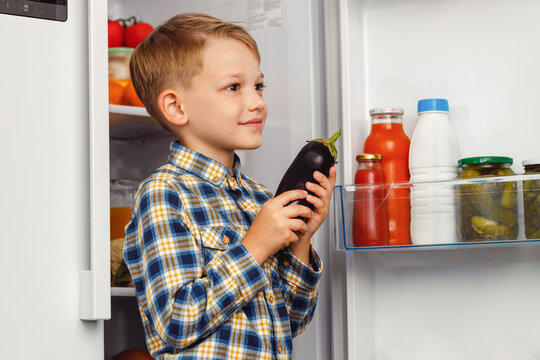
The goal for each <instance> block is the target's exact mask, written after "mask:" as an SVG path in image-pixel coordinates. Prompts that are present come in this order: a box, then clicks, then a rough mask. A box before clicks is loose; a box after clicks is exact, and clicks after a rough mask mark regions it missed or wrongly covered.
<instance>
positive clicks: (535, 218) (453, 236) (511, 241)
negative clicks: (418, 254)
mask: <svg viewBox="0 0 540 360" xmlns="http://www.w3.org/2000/svg"><path fill="white" fill-rule="evenodd" d="M524 184H525V185H524ZM381 193H382V194H383V196H382V198H381V196H378V197H377V196H374V194H379V195H380V194H381ZM411 194H412V196H411ZM503 197H504V199H505V200H508V199H510V200H509V201H510V202H507V203H505V205H506V208H505V207H502V206H501V205H500V202H502V201H503V200H502V199H503ZM396 200H401V201H403V200H405V201H406V202H408V203H409V204H416V209H420V210H416V211H422V210H423V209H431V210H433V209H436V210H435V211H442V210H441V209H440V204H442V203H445V204H446V205H443V206H446V208H445V209H444V211H443V212H442V213H443V214H444V215H441V216H444V217H446V219H444V218H443V220H439V222H437V223H436V224H435V226H433V227H432V229H433V230H429V229H426V228H424V229H421V230H422V231H424V230H426V231H428V232H429V231H431V232H429V233H428V235H429V236H428V240H427V241H426V240H425V239H426V237H425V236H424V240H423V241H418V238H416V239H415V236H414V232H412V231H411V238H412V244H409V245H383V246H367V245H364V244H362V243H361V241H362V236H361V235H359V234H360V231H361V230H360V229H361V225H358V224H361V223H362V221H364V223H365V221H367V220H366V219H367V218H368V217H366V215H365V214H366V213H367V211H368V210H369V211H370V213H373V212H374V211H375V210H377V211H380V209H381V208H382V207H385V206H386V205H387V203H388V202H390V201H396ZM437 204H438V205H437ZM449 204H450V207H448V206H449ZM524 204H525V205H524ZM539 204H540V174H532V175H513V176H499V177H482V178H470V179H453V180H442V181H431V182H416V183H412V182H408V183H392V184H377V185H338V186H336V187H335V188H334V195H333V208H332V213H333V216H332V219H331V220H332V221H333V233H334V250H335V251H352V252H356V251H363V252H408V251H418V250H422V251H423V250H452V249H467V248H486V247H487V248H492V247H516V246H527V245H529V246H530V245H539V244H540V238H539V236H538V234H539V233H540V225H539V223H540V206H539ZM435 205H437V206H435ZM413 208H414V206H413ZM412 211H414V210H412ZM363 214H364V215H363ZM426 216H427V217H426V218H427V219H428V220H430V219H433V217H432V216H433V215H432V213H431V214H429V215H426ZM354 217H356V219H357V220H356V223H357V227H356V231H354V230H353V228H354V223H355V221H354V219H353V218H354ZM473 218H474V219H473ZM493 219H496V220H493ZM449 222H450V224H454V225H452V226H451V227H448V224H449ZM426 224H427V225H429V224H430V222H429V221H428V223H426ZM505 224H506V225H505ZM439 225H440V226H439ZM442 225H447V228H452V229H455V231H453V232H452V233H443V232H441V228H444V226H442ZM372 226H373V225H372ZM354 233H356V235H357V241H356V245H355V241H354V239H353V235H354ZM431 233H433V236H431ZM363 234H365V233H363ZM364 239H365V237H364Z"/></svg>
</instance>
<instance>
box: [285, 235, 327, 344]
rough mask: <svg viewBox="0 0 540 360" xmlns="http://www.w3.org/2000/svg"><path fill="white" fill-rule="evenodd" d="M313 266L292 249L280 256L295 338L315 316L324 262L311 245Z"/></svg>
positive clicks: (286, 298) (310, 256)
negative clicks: (299, 257)
mask: <svg viewBox="0 0 540 360" xmlns="http://www.w3.org/2000/svg"><path fill="white" fill-rule="evenodd" d="M309 259H310V266H308V265H306V264H304V263H303V262H302V261H300V259H298V258H297V257H296V256H294V255H293V254H292V253H291V252H290V250H289V249H288V248H285V249H283V250H281V251H280V252H279V253H278V260H279V265H278V271H279V275H280V278H281V279H282V281H281V284H282V292H283V298H284V300H285V303H286V305H287V310H288V312H289V318H290V324H291V332H292V335H293V337H294V336H297V335H299V334H300V333H302V331H304V329H305V328H306V326H307V325H308V324H309V322H310V321H311V319H312V318H313V314H314V313H315V307H316V305H317V298H318V287H319V279H320V274H321V271H322V262H321V260H320V258H319V256H318V255H317V253H316V252H315V249H313V246H311V249H310V255H309Z"/></svg>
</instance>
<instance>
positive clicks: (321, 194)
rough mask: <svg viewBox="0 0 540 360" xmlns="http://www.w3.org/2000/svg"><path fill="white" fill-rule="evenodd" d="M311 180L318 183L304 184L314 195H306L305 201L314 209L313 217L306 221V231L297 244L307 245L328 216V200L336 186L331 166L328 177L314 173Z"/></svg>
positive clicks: (333, 168)
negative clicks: (303, 243)
mask: <svg viewBox="0 0 540 360" xmlns="http://www.w3.org/2000/svg"><path fill="white" fill-rule="evenodd" d="M313 178H314V179H315V180H316V181H318V182H319V183H318V184H314V183H311V182H308V183H306V189H307V190H308V191H310V192H312V193H314V194H315V196H313V195H308V196H307V197H306V200H307V201H308V202H309V203H311V204H312V205H313V206H314V207H315V208H314V209H313V216H311V217H310V218H308V219H307V222H306V225H307V231H306V232H305V233H304V234H301V236H300V239H299V240H298V243H302V242H307V243H308V244H309V241H310V239H311V237H312V236H313V234H315V232H316V231H317V229H319V227H320V226H321V224H322V223H323V221H324V219H326V216H328V212H329V208H330V200H331V199H332V192H333V190H334V185H335V184H336V169H335V167H333V166H332V167H331V168H330V171H329V174H328V177H326V176H324V174H322V173H321V172H318V171H315V172H314V173H313ZM298 245H300V244H298Z"/></svg>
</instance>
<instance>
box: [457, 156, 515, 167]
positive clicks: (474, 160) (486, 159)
mask: <svg viewBox="0 0 540 360" xmlns="http://www.w3.org/2000/svg"><path fill="white" fill-rule="evenodd" d="M493 163H495V164H510V165H512V164H513V163H514V160H513V159H512V158H509V157H506V156H474V157H468V158H463V159H459V160H458V166H463V165H470V164H493Z"/></svg>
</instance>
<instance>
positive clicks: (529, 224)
mask: <svg viewBox="0 0 540 360" xmlns="http://www.w3.org/2000/svg"><path fill="white" fill-rule="evenodd" d="M523 166H524V167H525V175H533V174H540V158H535V159H527V160H524V161H523ZM523 209H524V213H525V236H526V237H527V239H540V179H533V180H524V181H523Z"/></svg>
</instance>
